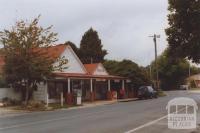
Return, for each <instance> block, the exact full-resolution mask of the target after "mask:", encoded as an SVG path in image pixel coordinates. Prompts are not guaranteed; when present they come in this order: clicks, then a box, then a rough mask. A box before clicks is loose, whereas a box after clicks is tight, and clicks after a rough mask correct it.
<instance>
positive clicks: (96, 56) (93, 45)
mask: <svg viewBox="0 0 200 133" xmlns="http://www.w3.org/2000/svg"><path fill="white" fill-rule="evenodd" d="M102 47H103V45H102V43H101V40H100V39H99V36H98V33H97V31H95V30H93V29H92V28H90V29H89V30H88V31H86V32H85V34H84V35H83V37H82V40H81V43H80V50H79V57H80V59H81V61H82V62H83V63H98V62H103V61H104V56H105V55H106V54H107V51H106V50H104V49H103V48H102Z"/></svg>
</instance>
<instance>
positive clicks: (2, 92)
mask: <svg viewBox="0 0 200 133" xmlns="http://www.w3.org/2000/svg"><path fill="white" fill-rule="evenodd" d="M5 97H7V98H10V99H13V100H21V94H20V93H19V92H15V91H14V89H13V88H0V101H1V100H2V99H3V98H5Z"/></svg>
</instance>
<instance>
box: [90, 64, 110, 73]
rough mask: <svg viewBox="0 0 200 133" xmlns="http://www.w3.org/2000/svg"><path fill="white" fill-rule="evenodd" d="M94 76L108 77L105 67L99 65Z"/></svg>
mask: <svg viewBox="0 0 200 133" xmlns="http://www.w3.org/2000/svg"><path fill="white" fill-rule="evenodd" d="M93 75H108V73H107V71H106V69H105V68H104V67H103V65H102V64H99V65H98V66H97V68H96V70H95V71H94V73H93Z"/></svg>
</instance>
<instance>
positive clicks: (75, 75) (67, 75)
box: [52, 73, 128, 80]
mask: <svg viewBox="0 0 200 133" xmlns="http://www.w3.org/2000/svg"><path fill="white" fill-rule="evenodd" d="M52 75H53V77H62V78H83V79H89V78H94V79H96V78H99V79H124V80H125V79H128V78H126V77H121V76H113V75H90V74H81V73H53V74H52Z"/></svg>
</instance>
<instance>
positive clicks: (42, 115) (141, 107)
mask: <svg viewBox="0 0 200 133" xmlns="http://www.w3.org/2000/svg"><path fill="white" fill-rule="evenodd" d="M182 96H185V97H191V98H193V99H194V100H195V101H196V102H197V103H198V106H199V104H200V94H192V93H187V92H186V91H170V92H167V96H165V97H161V98H158V99H150V100H139V101H132V102H120V103H115V104H110V105H102V106H97V107H92V108H82V109H75V110H58V111H52V112H38V113H29V114H21V115H16V116H7V117H0V133H131V132H133V133H171V132H176V133H179V132H180V133H190V132H191V131H192V130H175V131H174V130H170V129H168V128H167V119H166V115H167V111H166V105H167V102H168V101H169V100H171V99H172V98H174V97H182ZM198 113H199V112H198ZM199 114H200V113H199ZM199 117H200V116H199ZM199 117H198V118H199ZM198 122H199V119H198Z"/></svg>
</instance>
